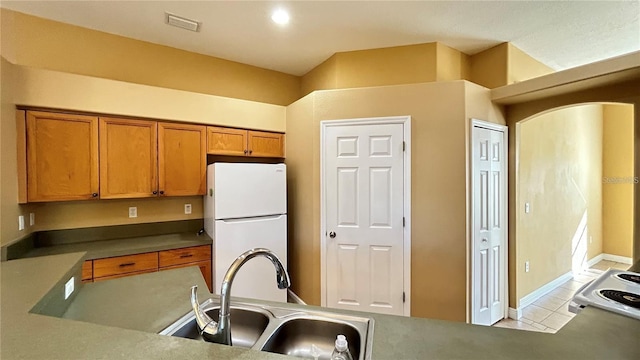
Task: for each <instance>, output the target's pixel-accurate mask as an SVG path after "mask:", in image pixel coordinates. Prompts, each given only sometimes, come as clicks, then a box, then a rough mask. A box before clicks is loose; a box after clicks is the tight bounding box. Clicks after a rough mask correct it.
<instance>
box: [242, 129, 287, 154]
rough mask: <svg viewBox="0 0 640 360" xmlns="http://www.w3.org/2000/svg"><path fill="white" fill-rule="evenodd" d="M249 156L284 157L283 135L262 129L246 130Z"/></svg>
mask: <svg viewBox="0 0 640 360" xmlns="http://www.w3.org/2000/svg"><path fill="white" fill-rule="evenodd" d="M248 133H249V136H248V142H247V144H248V145H247V149H248V150H249V156H260V157H276V158H282V157H284V135H283V134H278V133H270V132H263V131H252V130H249V131H248Z"/></svg>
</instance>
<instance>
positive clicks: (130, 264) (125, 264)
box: [118, 262, 136, 267]
mask: <svg viewBox="0 0 640 360" xmlns="http://www.w3.org/2000/svg"><path fill="white" fill-rule="evenodd" d="M135 264H136V263H134V262H130V263H124V264H120V265H118V266H120V267H127V266H133V265H135Z"/></svg>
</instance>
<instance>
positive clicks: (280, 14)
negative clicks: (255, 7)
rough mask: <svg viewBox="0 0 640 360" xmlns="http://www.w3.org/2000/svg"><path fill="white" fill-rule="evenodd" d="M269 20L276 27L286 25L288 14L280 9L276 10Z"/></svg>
mask: <svg viewBox="0 0 640 360" xmlns="http://www.w3.org/2000/svg"><path fill="white" fill-rule="evenodd" d="M271 20H273V22H275V23H276V24H278V25H286V24H288V23H289V13H287V12H286V11H284V10H282V9H278V10H276V11H274V12H273V14H272V15H271Z"/></svg>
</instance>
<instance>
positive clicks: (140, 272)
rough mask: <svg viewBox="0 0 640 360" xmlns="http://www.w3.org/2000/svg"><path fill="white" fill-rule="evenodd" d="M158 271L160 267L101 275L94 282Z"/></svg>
mask: <svg viewBox="0 0 640 360" xmlns="http://www.w3.org/2000/svg"><path fill="white" fill-rule="evenodd" d="M157 271H158V269H150V270H144V271H136V272H132V273H124V274H117V275H111V276H103V277H100V278H95V279H93V282H100V281H104V280H112V279H118V278H123V277H127V276H134V275H140V274H147V273H152V272H157Z"/></svg>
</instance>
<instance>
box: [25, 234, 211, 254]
mask: <svg viewBox="0 0 640 360" xmlns="http://www.w3.org/2000/svg"><path fill="white" fill-rule="evenodd" d="M212 243H213V241H212V240H211V238H210V237H209V236H207V234H202V235H197V234H195V233H178V234H166V235H152V236H140V237H131V238H124V239H115V240H99V241H88V242H77V243H70V244H63V245H55V246H44V247H38V248H34V249H32V250H30V251H29V252H27V253H25V254H24V255H23V256H22V257H25V258H26V257H39V256H48V255H58V254H68V253H73V252H86V257H85V259H86V260H92V259H100V258H106V257H112V256H122V255H131V254H140V253H145V252H152V251H162V250H170V249H177V248H183V247H191V246H200V245H211V244H212Z"/></svg>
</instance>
